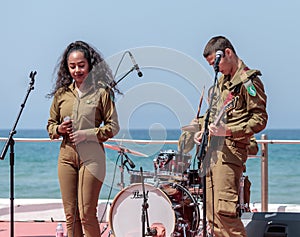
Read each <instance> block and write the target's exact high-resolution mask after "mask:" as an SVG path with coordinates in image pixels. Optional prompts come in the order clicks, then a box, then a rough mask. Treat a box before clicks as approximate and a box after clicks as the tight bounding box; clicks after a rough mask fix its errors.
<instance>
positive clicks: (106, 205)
mask: <svg viewBox="0 0 300 237" xmlns="http://www.w3.org/2000/svg"><path fill="white" fill-rule="evenodd" d="M119 159H120V156H118V158H117V160H116V163H115V169H114V171H113V178H112V182H111V186H110V189H109V193H108V197H107V201H106V204H105V207H104V212H103V213H102V216H101V218H100V223H101V222H102V221H103V218H104V215H105V213H106V211H107V207H108V205H109V200H110V197H111V193H112V189H113V185H114V183H115V178H116V170H117V166H118V161H119ZM104 231H105V230H104ZM100 234H102V233H100Z"/></svg>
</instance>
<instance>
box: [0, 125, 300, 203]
mask: <svg viewBox="0 0 300 237" xmlns="http://www.w3.org/2000/svg"><path fill="white" fill-rule="evenodd" d="M9 132H10V131H9V130H0V137H8V135H9ZM261 134H266V135H267V136H268V139H270V140H300V130H272V129H269V130H265V131H263V132H262V133H261ZM261 134H258V135H257V136H256V138H257V139H260V137H261ZM179 136H180V130H166V131H157V132H155V131H154V132H153V131H148V130H141V129H136V130H134V129H133V130H130V131H121V132H120V133H119V135H118V138H122V139H124V140H125V139H142V140H155V139H158V140H164V139H167V140H173V141H176V140H177V139H178V138H179ZM13 138H14V139H15V140H17V138H48V134H47V132H46V131H45V130H22V129H21V130H17V133H16V134H15V135H14V137H13ZM110 144H115V143H110ZM0 145H1V151H2V149H3V147H4V142H0ZM115 145H116V144H115ZM122 145H124V146H126V147H127V148H129V149H131V150H133V151H138V152H142V153H144V154H147V155H149V157H140V156H134V155H132V154H127V155H128V156H129V158H130V159H131V160H132V161H133V162H134V163H135V165H136V168H135V169H136V172H137V173H138V171H139V169H140V167H142V168H143V171H144V172H145V174H146V175H145V176H147V174H149V176H151V175H153V173H154V165H153V159H155V158H156V157H157V155H158V154H159V153H160V152H164V151H170V150H174V151H177V144H165V145H161V144H132V143H126V142H123V144H122ZM59 146H60V142H59V141H56V142H21V141H16V142H15V145H14V161H15V163H14V166H13V171H12V172H11V167H12V166H11V165H10V152H11V150H10V148H9V149H8V151H7V153H6V156H5V158H4V160H0V198H10V196H11V191H12V190H11V185H10V180H11V176H12V175H13V177H14V185H13V188H14V198H60V197H61V196H60V190H59V184H58V179H57V156H58V152H59ZM268 148H269V167H268V171H269V203H286V204H300V198H299V196H300V144H293V145H291V144H269V145H268ZM194 152H195V150H192V151H191V154H190V155H191V157H194V156H195V153H194ZM106 156H107V164H106V166H107V173H106V179H105V181H104V185H103V188H102V190H101V193H100V198H101V199H107V198H113V197H114V196H115V195H116V194H118V192H120V187H119V186H118V184H120V183H121V180H123V181H124V185H125V187H126V186H128V185H130V177H131V176H132V177H133V175H132V174H135V172H131V175H130V174H129V172H128V171H127V169H126V168H125V169H124V173H123V174H124V179H122V176H121V174H122V173H121V171H120V164H121V158H122V157H120V156H119V153H118V151H116V150H112V149H106ZM246 175H247V176H248V177H249V179H250V181H251V183H252V184H251V202H261V185H260V183H261V167H260V159H259V158H253V159H249V160H248V161H247V171H246ZM147 182H149V183H151V179H149V180H148V181H147Z"/></svg>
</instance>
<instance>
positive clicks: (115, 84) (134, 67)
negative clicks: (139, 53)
mask: <svg viewBox="0 0 300 237" xmlns="http://www.w3.org/2000/svg"><path fill="white" fill-rule="evenodd" d="M127 53H128V54H129V55H130V52H129V51H125V52H124V53H123V55H122V58H121V60H120V62H119V64H118V66H117V69H116V71H115V75H114V78H116V75H117V72H118V70H119V67H120V65H121V63H122V61H123V59H124V57H125V55H126V54H127ZM135 69H137V68H136V65H133V67H132V68H131V69H130V70H129V71H128V72H127V73H125V74H124V75H123V76H122V77H121V78H120V79H119V80H118V81H112V82H111V84H110V85H109V86H110V88H114V87H115V86H117V85H118V84H119V82H121V81H122V80H123V79H124V78H125V77H127V75H128V74H129V73H131V72H132V71H133V70H135Z"/></svg>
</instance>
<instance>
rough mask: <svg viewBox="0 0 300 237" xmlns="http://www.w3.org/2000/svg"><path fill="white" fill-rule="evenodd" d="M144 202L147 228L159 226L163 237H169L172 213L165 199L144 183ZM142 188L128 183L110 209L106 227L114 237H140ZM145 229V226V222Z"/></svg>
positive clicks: (173, 226)
mask: <svg viewBox="0 0 300 237" xmlns="http://www.w3.org/2000/svg"><path fill="white" fill-rule="evenodd" d="M144 187H145V194H146V198H147V199H148V200H147V203H148V206H149V207H148V209H147V212H148V218H149V224H150V226H151V225H153V224H157V223H159V224H162V225H163V226H164V228H165V233H166V236H172V233H173V232H174V229H175V213H174V210H173V208H172V203H171V201H170V199H169V198H168V196H167V195H166V194H165V193H164V192H163V191H161V190H160V189H158V188H156V187H154V186H153V185H150V184H147V183H145V184H144ZM143 202H144V197H143V186H142V184H141V183H136V184H132V185H130V186H128V187H126V188H124V189H123V190H121V191H120V192H119V193H118V194H117V195H116V197H115V198H114V201H113V203H112V205H111V207H110V211H109V224H110V228H111V230H112V233H113V236H115V237H141V236H143V235H142V227H143V225H142V207H143ZM145 230H147V225H146V223H145Z"/></svg>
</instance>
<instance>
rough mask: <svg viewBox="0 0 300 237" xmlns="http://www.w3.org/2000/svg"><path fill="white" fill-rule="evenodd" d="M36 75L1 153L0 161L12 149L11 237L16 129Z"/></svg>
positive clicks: (11, 228) (32, 76)
mask: <svg viewBox="0 0 300 237" xmlns="http://www.w3.org/2000/svg"><path fill="white" fill-rule="evenodd" d="M35 75H36V71H35V72H31V73H30V75H29V77H30V78H31V80H30V83H29V87H28V90H27V94H26V96H25V99H24V102H23V103H22V104H21V109H20V111H19V114H18V116H17V120H16V121H15V123H14V126H13V128H12V129H11V131H10V133H9V137H8V139H7V140H6V143H5V145H4V147H3V150H2V152H1V156H0V160H4V158H5V155H6V152H7V150H8V147H9V148H10V236H11V237H14V163H15V162H14V157H15V153H14V145H15V141H14V139H13V136H14V135H15V134H16V133H17V131H16V127H17V124H18V121H19V119H20V117H21V114H22V111H23V109H24V107H25V104H26V101H27V98H28V96H29V93H30V91H31V90H33V89H34V86H33V85H34V77H35Z"/></svg>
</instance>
